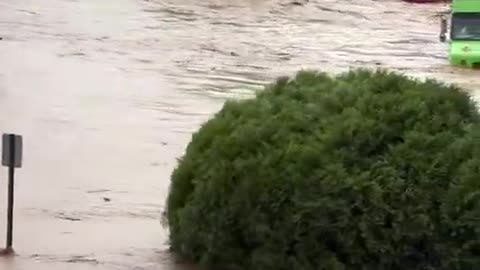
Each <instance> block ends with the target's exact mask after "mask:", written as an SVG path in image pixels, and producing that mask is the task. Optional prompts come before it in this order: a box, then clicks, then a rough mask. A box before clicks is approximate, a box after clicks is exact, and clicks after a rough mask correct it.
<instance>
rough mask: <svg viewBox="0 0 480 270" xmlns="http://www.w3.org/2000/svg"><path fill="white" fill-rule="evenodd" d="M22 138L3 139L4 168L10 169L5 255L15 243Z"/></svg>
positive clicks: (11, 250) (11, 249) (5, 136)
mask: <svg viewBox="0 0 480 270" xmlns="http://www.w3.org/2000/svg"><path fill="white" fill-rule="evenodd" d="M22 150H23V139H22V136H19V135H15V134H3V137H2V166H5V167H8V212H7V218H8V220H7V247H6V249H5V251H4V253H12V252H13V248H12V242H13V196H14V183H15V182H14V179H15V168H21V167H22Z"/></svg>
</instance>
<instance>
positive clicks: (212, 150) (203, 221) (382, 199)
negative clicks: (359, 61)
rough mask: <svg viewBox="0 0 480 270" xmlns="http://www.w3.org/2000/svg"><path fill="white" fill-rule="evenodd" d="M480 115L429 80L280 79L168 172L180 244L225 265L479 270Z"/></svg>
mask: <svg viewBox="0 0 480 270" xmlns="http://www.w3.org/2000/svg"><path fill="white" fill-rule="evenodd" d="M479 119H480V118H479V114H478V113H477V108H476V106H475V103H474V102H473V101H472V100H471V98H470V97H469V96H468V95H467V94H465V93H464V92H462V91H461V90H460V89H459V88H457V87H455V86H449V85H444V84H442V83H439V82H436V81H433V80H426V81H419V80H414V79H411V78H408V77H405V76H403V75H400V74H396V73H392V72H388V71H383V70H378V71H369V70H364V69H359V70H353V71H350V72H347V73H343V74H340V75H338V76H329V75H326V74H325V73H318V72H313V71H301V72H299V73H298V74H297V75H296V76H295V78H293V79H289V78H280V79H278V80H277V81H276V82H275V83H274V84H272V85H269V86H268V87H266V89H265V90H264V91H262V92H259V93H258V94H257V95H256V97H255V98H253V99H249V100H243V101H228V102H226V103H225V105H224V107H223V109H222V110H221V111H220V112H219V113H217V114H216V115H215V117H213V119H211V120H210V121H208V122H207V123H205V124H204V125H203V126H202V127H201V129H200V130H199V131H198V132H197V133H195V134H194V135H193V138H192V141H191V143H190V144H189V145H188V147H187V150H186V154H185V155H184V156H183V157H182V158H181V159H180V161H179V165H178V167H177V168H176V169H175V170H174V172H173V174H172V185H171V190H170V194H169V197H168V200H167V209H166V213H165V215H166V218H167V220H168V225H169V228H170V246H171V249H172V251H173V252H175V253H176V254H178V255H180V256H181V257H182V258H183V259H186V260H189V261H192V262H198V263H201V264H205V265H207V266H210V267H211V268H221V269H245V270H340V269H342V270H380V269H381V270H420V269H425V270H427V269H435V270H457V269H458V270H473V269H476V270H478V269H480V268H479V267H480V151H479V150H480V147H479V146H480V144H479V140H478V139H479V138H480V136H479V134H480V133H479V132H478V127H479Z"/></svg>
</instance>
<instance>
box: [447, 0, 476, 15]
mask: <svg viewBox="0 0 480 270" xmlns="http://www.w3.org/2000/svg"><path fill="white" fill-rule="evenodd" d="M452 12H480V0H453V3H452Z"/></svg>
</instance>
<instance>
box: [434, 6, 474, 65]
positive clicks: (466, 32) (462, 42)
mask: <svg viewBox="0 0 480 270" xmlns="http://www.w3.org/2000/svg"><path fill="white" fill-rule="evenodd" d="M447 28H448V23H447V19H446V18H445V17H442V22H441V32H440V41H442V42H445V41H446V40H447V32H448V30H447ZM449 32H450V33H449V37H450V40H449V43H450V44H449V47H450V48H449V61H450V63H451V64H452V65H455V66H464V67H469V68H480V0H453V2H452V4H451V14H450V31H449Z"/></svg>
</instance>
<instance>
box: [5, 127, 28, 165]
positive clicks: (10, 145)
mask: <svg viewBox="0 0 480 270" xmlns="http://www.w3.org/2000/svg"><path fill="white" fill-rule="evenodd" d="M22 148H23V140H22V136H19V135H15V134H3V137H2V165H3V166H5V167H10V166H13V167H15V168H21V167H22V150H23V149H22Z"/></svg>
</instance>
